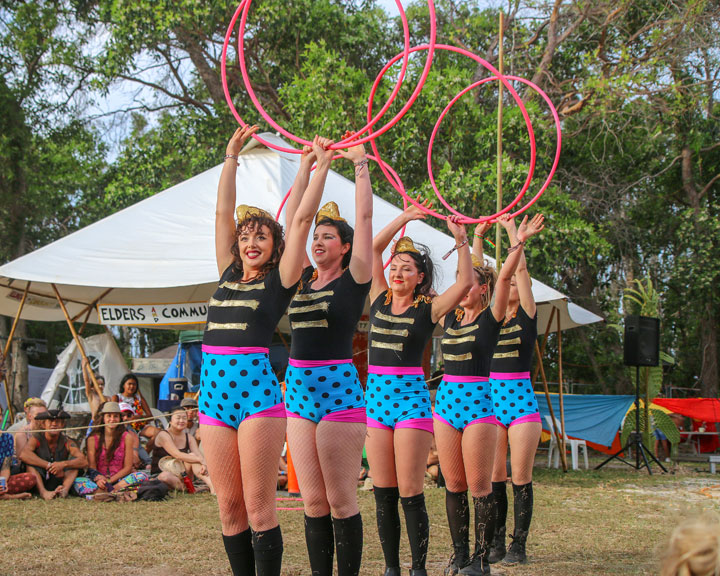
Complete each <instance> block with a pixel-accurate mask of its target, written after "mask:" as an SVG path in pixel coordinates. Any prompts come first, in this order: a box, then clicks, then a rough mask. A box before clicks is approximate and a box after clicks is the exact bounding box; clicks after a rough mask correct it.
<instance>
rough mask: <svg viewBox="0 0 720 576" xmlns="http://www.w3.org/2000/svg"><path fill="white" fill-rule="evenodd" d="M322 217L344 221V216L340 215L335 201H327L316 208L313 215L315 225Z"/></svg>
mask: <svg viewBox="0 0 720 576" xmlns="http://www.w3.org/2000/svg"><path fill="white" fill-rule="evenodd" d="M323 218H327V219H328V220H333V221H334V222H345V218H343V217H342V216H340V211H339V210H338V205H337V204H335V202H328V203H327V204H325V206H323V207H322V208H320V210H318V213H317V214H316V215H315V225H316V226H317V223H318V222H320V220H322V219H323Z"/></svg>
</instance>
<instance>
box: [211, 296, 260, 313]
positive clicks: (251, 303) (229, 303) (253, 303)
mask: <svg viewBox="0 0 720 576" xmlns="http://www.w3.org/2000/svg"><path fill="white" fill-rule="evenodd" d="M208 304H209V305H210V306H220V307H222V308H229V307H244V308H252V309H253V310H257V307H258V306H260V300H216V299H215V298H210V302H208Z"/></svg>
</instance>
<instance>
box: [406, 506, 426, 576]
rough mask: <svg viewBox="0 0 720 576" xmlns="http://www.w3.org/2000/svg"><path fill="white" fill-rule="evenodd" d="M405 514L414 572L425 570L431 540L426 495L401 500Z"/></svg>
mask: <svg viewBox="0 0 720 576" xmlns="http://www.w3.org/2000/svg"><path fill="white" fill-rule="evenodd" d="M400 503H401V504H402V507H403V512H405V526H406V528H407V532H408V540H410V554H411V555H412V568H413V570H422V569H424V568H425V560H426V559H427V551H428V540H429V539H430V522H429V521H428V514H427V509H426V508H425V494H422V493H420V494H416V495H415V496H408V497H407V498H405V497H403V498H400Z"/></svg>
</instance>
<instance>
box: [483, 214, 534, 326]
mask: <svg viewBox="0 0 720 576" xmlns="http://www.w3.org/2000/svg"><path fill="white" fill-rule="evenodd" d="M500 224H501V225H502V226H503V227H504V228H505V230H506V231H507V233H508V238H509V239H510V249H509V250H508V253H509V254H508V258H507V260H506V261H505V264H504V265H503V267H502V271H501V272H500V276H503V272H504V271H505V267H506V266H508V262H510V261H511V259H512V260H513V261H514V266H513V264H512V262H510V266H511V267H512V268H513V269H512V270H511V271H510V273H509V276H507V278H503V279H502V280H503V282H505V283H507V292H508V295H509V293H510V280H511V278H512V275H513V273H514V274H515V282H516V283H517V289H518V297H519V298H520V306H522V308H523V310H525V313H526V314H527V315H528V316H529V317H530V318H533V317H534V316H535V312H536V311H537V306H536V305H535V298H534V297H533V293H532V285H531V282H530V275H529V274H528V269H527V261H526V260H525V251H524V244H525V242H526V241H527V240H528V239H530V238H532V237H533V236H535V234H538V233H540V232H542V230H543V229H544V228H545V217H544V216H543V215H542V214H536V215H535V216H533V218H532V220H530V221H529V222H528V217H527V216H525V218H523V220H522V222H521V223H520V228H518V229H516V228H515V221H514V219H510V218H506V219H503V218H502V217H501V219H500ZM510 250H512V252H510ZM516 253H517V254H516ZM500 280H501V277H498V289H497V290H499V289H500ZM497 304H498V302H497V294H496V296H495V305H496V306H497ZM505 306H507V300H506V302H505ZM498 312H499V313H500V315H501V316H500V318H502V317H504V315H505V307H503V308H498ZM493 315H494V316H495V318H498V315H497V313H496V311H495V307H493Z"/></svg>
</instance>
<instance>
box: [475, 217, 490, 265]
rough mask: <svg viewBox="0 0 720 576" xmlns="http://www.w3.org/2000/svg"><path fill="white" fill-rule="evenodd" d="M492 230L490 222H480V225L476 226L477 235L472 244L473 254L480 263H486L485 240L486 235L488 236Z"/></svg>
mask: <svg viewBox="0 0 720 576" xmlns="http://www.w3.org/2000/svg"><path fill="white" fill-rule="evenodd" d="M491 228H492V224H490V223H489V222H480V224H478V225H477V226H475V233H474V234H473V242H472V253H473V256H475V258H477V259H478V260H480V262H485V247H484V245H483V239H484V238H485V234H487V233H488V231H489V230H490V229H491Z"/></svg>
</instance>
